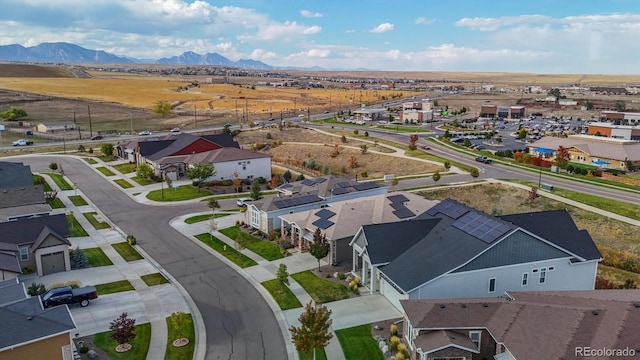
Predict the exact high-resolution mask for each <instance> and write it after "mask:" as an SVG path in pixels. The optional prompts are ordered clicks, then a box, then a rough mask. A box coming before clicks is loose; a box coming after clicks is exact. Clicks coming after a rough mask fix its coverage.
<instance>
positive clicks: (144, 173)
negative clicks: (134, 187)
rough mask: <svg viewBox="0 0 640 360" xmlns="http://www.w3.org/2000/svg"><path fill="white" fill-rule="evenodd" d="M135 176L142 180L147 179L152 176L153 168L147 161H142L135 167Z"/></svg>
mask: <svg viewBox="0 0 640 360" xmlns="http://www.w3.org/2000/svg"><path fill="white" fill-rule="evenodd" d="M136 176H137V177H138V178H140V179H142V180H147V179H149V178H151V176H153V168H152V167H151V165H149V164H147V163H142V164H140V165H138V168H137V169H136Z"/></svg>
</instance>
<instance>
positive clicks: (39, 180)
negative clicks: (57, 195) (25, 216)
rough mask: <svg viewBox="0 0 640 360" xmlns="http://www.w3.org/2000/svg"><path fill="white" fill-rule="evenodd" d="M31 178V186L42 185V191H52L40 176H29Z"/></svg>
mask: <svg viewBox="0 0 640 360" xmlns="http://www.w3.org/2000/svg"><path fill="white" fill-rule="evenodd" d="M31 177H32V178H33V184H34V185H38V184H42V188H43V189H44V191H51V190H53V189H51V185H49V183H48V182H47V181H46V180H45V179H44V177H42V176H41V175H31Z"/></svg>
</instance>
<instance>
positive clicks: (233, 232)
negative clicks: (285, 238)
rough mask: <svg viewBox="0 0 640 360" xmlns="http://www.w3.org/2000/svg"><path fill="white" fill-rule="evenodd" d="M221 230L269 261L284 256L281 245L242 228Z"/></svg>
mask: <svg viewBox="0 0 640 360" xmlns="http://www.w3.org/2000/svg"><path fill="white" fill-rule="evenodd" d="M220 232H221V233H223V234H225V235H226V236H228V237H229V238H231V239H233V240H235V241H236V242H239V243H240V244H242V246H244V247H245V248H247V249H249V250H251V251H253V252H254V253H256V254H258V255H260V256H262V257H263V258H265V259H267V260H269V261H273V260H278V259H282V258H283V257H284V256H282V253H281V252H280V247H279V246H278V245H276V244H275V243H272V242H269V241H263V240H260V239H258V238H255V237H253V236H251V235H249V234H247V233H246V232H244V231H242V230H240V228H239V227H237V226H234V227H230V228H226V229H222V230H220Z"/></svg>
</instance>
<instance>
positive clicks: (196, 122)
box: [193, 104, 198, 129]
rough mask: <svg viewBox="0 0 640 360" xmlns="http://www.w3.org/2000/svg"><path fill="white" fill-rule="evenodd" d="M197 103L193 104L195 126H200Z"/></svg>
mask: <svg viewBox="0 0 640 360" xmlns="http://www.w3.org/2000/svg"><path fill="white" fill-rule="evenodd" d="M197 108H198V107H197V105H196V104H193V121H194V122H195V125H194V128H196V129H197V128H198V116H197V115H196V109H197Z"/></svg>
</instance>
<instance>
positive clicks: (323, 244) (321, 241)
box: [309, 228, 330, 271]
mask: <svg viewBox="0 0 640 360" xmlns="http://www.w3.org/2000/svg"><path fill="white" fill-rule="evenodd" d="M329 249H330V245H329V242H328V241H327V237H326V235H324V234H322V233H320V228H316V231H315V233H313V243H311V245H309V254H311V255H312V256H313V257H314V258H316V259H317V260H318V271H320V259H322V258H324V257H325V256H327V255H328V254H329Z"/></svg>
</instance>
